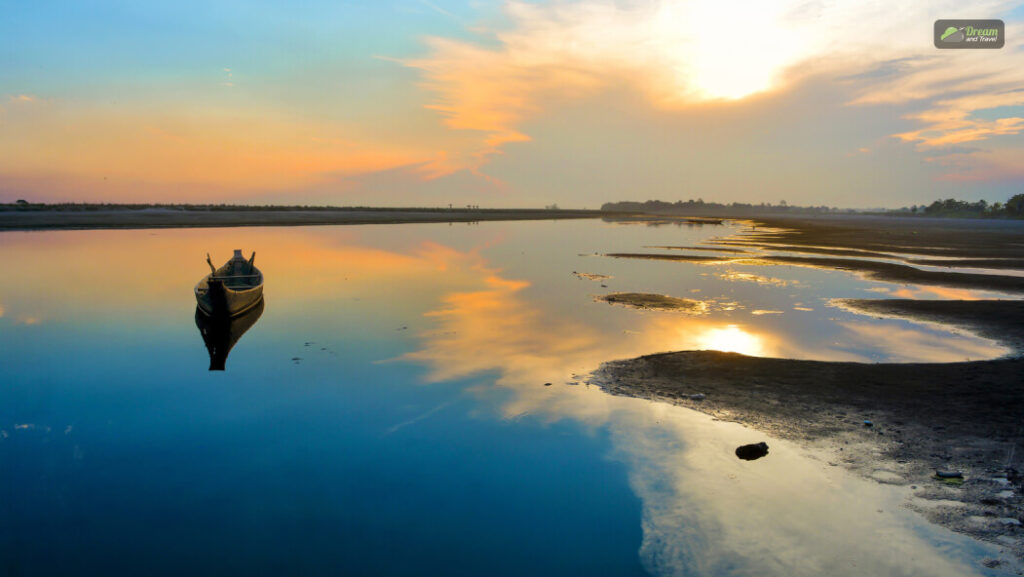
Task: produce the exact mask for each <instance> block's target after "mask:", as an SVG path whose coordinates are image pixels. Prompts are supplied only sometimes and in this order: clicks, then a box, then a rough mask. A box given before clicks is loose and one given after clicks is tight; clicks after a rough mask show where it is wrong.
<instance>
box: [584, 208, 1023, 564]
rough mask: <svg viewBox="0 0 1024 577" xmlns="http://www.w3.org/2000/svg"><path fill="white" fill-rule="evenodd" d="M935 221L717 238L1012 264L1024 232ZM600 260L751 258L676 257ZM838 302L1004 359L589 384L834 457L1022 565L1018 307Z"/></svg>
mask: <svg viewBox="0 0 1024 577" xmlns="http://www.w3.org/2000/svg"><path fill="white" fill-rule="evenodd" d="M934 220H937V219H933V220H931V221H928V222H923V221H918V220H917V219H883V218H879V219H871V218H868V219H860V218H858V219H822V220H818V219H808V218H801V219H772V220H770V221H768V220H765V221H763V222H762V221H759V222H757V223H756V228H751V229H750V231H749V233H744V234H742V235H740V236H739V237H733V238H730V239H723V240H724V241H725V242H728V243H732V242H742V243H743V244H744V245H745V246H751V247H754V248H761V249H764V250H791V249H790V248H782V247H783V246H785V247H794V246H795V247H798V248H800V247H803V246H806V247H807V248H809V249H811V250H813V251H815V252H819V251H827V250H829V249H834V250H836V251H846V252H849V253H851V254H858V255H859V256H868V257H870V256H871V255H870V254H864V251H869V252H878V253H882V252H885V253H890V252H898V253H904V254H927V255H942V256H943V257H946V258H947V259H948V258H951V257H952V258H967V259H1009V258H1014V257H1019V255H1020V254H1021V250H1022V248H1021V247H1024V223H1022V222H1009V223H1007V222H997V223H990V222H985V221H982V222H977V221H974V222H972V223H965V222H962V221H960V222H934ZM896 221H911V222H896ZM764 227H771V229H770V230H768V231H765V230H764ZM758 229H761V230H758ZM780 229H784V230H780ZM609 256H621V257H630V258H665V259H668V260H686V261H690V262H698V263H701V262H703V263H707V262H719V261H730V262H747V260H744V259H735V258H725V259H716V258H708V257H688V256H685V255H655V256H652V255H646V254H644V255H640V254H629V255H626V254H621V255H609ZM879 256H886V258H891V257H889V256H887V255H881V254H879ZM793 259H797V260H796V262H794V261H793ZM764 260H766V261H768V262H764V263H763V264H797V263H799V264H804V265H807V266H821V267H826V268H836V269H847V270H853V271H857V272H859V273H861V274H865V275H868V276H872V277H874V278H876V279H878V280H888V281H894V282H914V283H921V284H938V285H944V286H960V287H970V288H981V289H993V290H1002V291H1007V292H1011V291H1012V292H1020V288H1021V287H1024V285H1019V284H1018V283H1020V280H1021V279H1020V277H1010V276H1002V275H974V274H967V273H956V272H945V271H939V272H931V271H920V270H918V269H914V268H913V267H911V266H903V265H893V264H891V263H880V262H877V261H870V260H869V261H862V262H857V261H849V260H843V259H832V258H817V257H815V258H807V259H802V258H800V257H790V258H780V257H768V258H766V259H764ZM835 261H842V262H835ZM968 262H970V261H968ZM963 266H970V264H966V263H965V264H964V265H963ZM1006 268H1012V267H1006ZM982 277H983V278H982ZM834 304H837V305H839V306H842V307H845V308H847V309H849V310H853V311H856V312H860V313H863V314H867V315H872V316H885V317H898V318H904V319H909V320H912V321H916V322H932V323H941V324H945V325H953V326H955V327H958V328H959V329H962V330H967V331H970V332H972V333H975V334H978V335H981V336H984V337H987V338H991V339H994V340H998V341H1000V342H1001V343H1003V344H1004V345H1006V346H1008V347H1010V348H1011V349H1012V350H1013V351H1014V353H1013V354H1012V356H1011V357H1010V358H1002V359H994V360H983V361H970V362H953V363H912V364H894V363H880V364H866V363H847V362H821V361H804V360H793V359H770V358H755V357H747V356H744V355H740V354H735V353H723V352H717V351H681V352H671V353H663V354H656V355H649V356H644V357H640V358H637V359H631V360H620V361H613V362H609V363H605V364H604V365H603V366H602V367H601V368H600V369H599V370H598V371H596V372H595V373H594V374H593V375H592V382H593V383H595V384H598V385H600V386H602V387H604V388H605V389H606V390H608V391H609V392H611V393H613V394H618V395H627V396H637V397H645V398H651V399H656V400H660V401H665V402H669V403H674V404H678V405H683V406H686V407H689V408H692V409H695V410H698V411H701V412H704V413H707V414H710V415H712V416H714V417H716V418H719V419H723V420H729V421H736V422H739V423H742V424H744V425H746V426H749V427H752V428H754V429H757V430H760V431H763V432H764V433H766V434H768V435H772V436H775V437H782V438H787V439H793V440H797V441H800V442H802V443H805V444H807V445H810V446H814V447H819V448H824V449H825V454H827V455H831V457H830V458H829V462H828V464H829V465H833V466H843V467H847V468H849V469H851V470H853V471H855V472H857V473H859V474H862V475H864V476H865V477H869V478H872V479H875V480H876V481H879V482H884V483H894V484H901V485H908V486H910V487H912V490H913V494H914V495H915V496H916V497H917V499H916V500H915V502H917V503H919V504H920V503H931V505H929V506H919V505H913V504H910V506H911V507H918V508H919V510H920V511H921V513H922V514H923V515H925V516H926V517H927V518H929V519H930V520H932V521H934V522H936V523H939V524H942V525H944V526H947V527H949V528H952V529H954V530H956V531H959V532H963V533H966V534H969V535H972V536H974V537H976V538H979V539H983V540H987V541H993V542H997V543H1000V544H1002V545H1004V546H1005V547H1006V548H1007V551H1008V553H1009V556H1010V557H1015V558H1016V559H1017V562H1018V563H1019V561H1020V560H1021V559H1024V529H1022V528H1021V523H1022V522H1024V498H1022V493H1024V478H1022V472H1024V301H1017V300H988V301H915V300H843V301H834ZM865 421H868V422H869V423H870V424H865ZM767 458H771V455H770V454H769V455H768V457H767ZM936 471H943V472H960V473H963V475H964V478H963V479H955V478H954V479H939V478H936ZM1018 567H1019V565H1018Z"/></svg>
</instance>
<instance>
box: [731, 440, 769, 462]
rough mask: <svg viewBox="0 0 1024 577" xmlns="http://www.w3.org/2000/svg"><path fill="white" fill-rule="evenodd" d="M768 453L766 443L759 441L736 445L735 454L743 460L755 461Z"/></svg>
mask: <svg viewBox="0 0 1024 577" xmlns="http://www.w3.org/2000/svg"><path fill="white" fill-rule="evenodd" d="M767 454H768V443H765V442H763V441H762V442H760V443H754V444H752V445H742V446H739V447H736V456H737V457H739V458H740V459H743V460H744V461H756V460H757V459H760V458H761V457H763V456H765V455H767Z"/></svg>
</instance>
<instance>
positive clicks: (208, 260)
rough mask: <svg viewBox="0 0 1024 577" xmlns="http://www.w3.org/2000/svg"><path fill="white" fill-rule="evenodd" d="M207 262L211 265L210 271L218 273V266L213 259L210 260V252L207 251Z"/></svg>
mask: <svg viewBox="0 0 1024 577" xmlns="http://www.w3.org/2000/svg"><path fill="white" fill-rule="evenodd" d="M206 264H208V265H210V273H212V274H217V267H215V266H213V261H212V260H210V253H206Z"/></svg>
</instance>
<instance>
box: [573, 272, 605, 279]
mask: <svg viewBox="0 0 1024 577" xmlns="http://www.w3.org/2000/svg"><path fill="white" fill-rule="evenodd" d="M572 274H574V275H576V278H578V279H580V280H592V281H603V280H610V279H613V278H615V277H613V276H612V275H608V274H595V273H590V272H576V271H572Z"/></svg>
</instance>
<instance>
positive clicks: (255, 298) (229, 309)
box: [196, 277, 263, 317]
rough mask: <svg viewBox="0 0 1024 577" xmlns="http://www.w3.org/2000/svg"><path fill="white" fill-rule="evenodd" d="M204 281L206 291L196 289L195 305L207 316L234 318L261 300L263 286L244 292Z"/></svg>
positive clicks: (220, 283) (219, 283)
mask: <svg viewBox="0 0 1024 577" xmlns="http://www.w3.org/2000/svg"><path fill="white" fill-rule="evenodd" d="M208 279H209V277H207V278H206V279H204V281H205V283H200V284H205V285H206V290H205V291H201V290H200V288H199V287H197V288H196V303H197V304H198V305H199V309H200V310H201V311H202V312H204V313H206V314H207V315H209V316H227V317H236V316H238V315H241V314H244V313H245V312H247V311H248V310H250V309H252V308H253V307H254V306H256V305H257V304H259V301H260V299H261V298H263V285H259V286H256V287H252V288H247V289H244V290H237V289H233V288H229V287H226V286H224V283H223V282H220V281H211V280H208Z"/></svg>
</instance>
